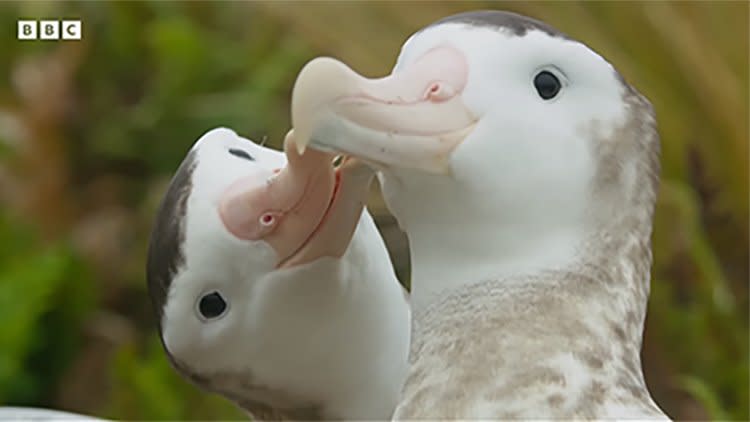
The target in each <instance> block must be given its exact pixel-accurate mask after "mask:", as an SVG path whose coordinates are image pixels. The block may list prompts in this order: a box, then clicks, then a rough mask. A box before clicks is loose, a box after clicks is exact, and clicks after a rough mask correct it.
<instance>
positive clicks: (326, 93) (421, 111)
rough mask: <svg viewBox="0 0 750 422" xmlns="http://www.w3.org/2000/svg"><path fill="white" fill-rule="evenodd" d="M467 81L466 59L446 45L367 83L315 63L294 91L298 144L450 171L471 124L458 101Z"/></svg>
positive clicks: (330, 64) (339, 66) (333, 65)
mask: <svg viewBox="0 0 750 422" xmlns="http://www.w3.org/2000/svg"><path fill="white" fill-rule="evenodd" d="M467 76H468V70H467V63H466V59H465V57H464V56H463V54H462V53H461V52H460V51H458V50H456V49H454V48H452V47H447V46H443V47H436V48H434V49H432V50H430V51H428V52H427V53H425V54H424V55H423V56H421V57H420V58H419V59H417V60H416V61H415V62H414V63H412V64H410V65H408V66H407V67H406V68H404V69H403V70H401V71H399V72H396V73H394V74H392V75H391V76H388V77H385V78H382V79H367V78H364V77H362V76H360V75H359V74H357V73H356V72H354V71H353V70H351V69H350V68H349V67H347V66H346V65H345V64H343V63H341V62H339V61H337V60H334V59H331V58H317V59H314V60H312V61H311V62H309V63H308V64H307V65H305V67H304V68H303V69H302V71H301V72H300V74H299V76H298V77H297V82H296V83H295V86H294V90H293V93H292V124H293V126H294V132H295V142H296V143H297V147H298V149H299V150H304V148H305V146H306V145H307V144H311V145H312V146H313V147H315V148H318V149H321V150H329V151H336V152H339V153H344V154H348V155H352V156H354V157H357V158H361V159H362V160H364V161H367V162H370V163H373V164H376V165H379V166H385V167H403V168H416V169H420V170H425V171H429V172H438V173H443V172H447V171H448V170H449V158H450V154H451V153H452V151H453V150H454V149H455V148H456V146H457V145H458V144H460V142H461V141H462V140H463V139H464V138H465V137H466V135H467V134H468V133H469V132H470V131H471V130H472V129H473V127H474V124H475V123H476V118H475V117H474V116H473V115H472V113H471V112H470V111H469V109H468V108H467V107H466V105H465V104H464V103H463V101H462V99H461V93H462V92H463V90H464V88H465V86H466V81H467Z"/></svg>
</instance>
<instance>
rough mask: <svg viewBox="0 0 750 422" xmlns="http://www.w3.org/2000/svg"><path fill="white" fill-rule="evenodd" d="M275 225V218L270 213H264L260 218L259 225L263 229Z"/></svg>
mask: <svg viewBox="0 0 750 422" xmlns="http://www.w3.org/2000/svg"><path fill="white" fill-rule="evenodd" d="M275 223H276V217H274V215H273V214H271V213H265V214H263V215H261V216H260V224H261V225H263V226H265V227H269V226H273V225H274V224H275Z"/></svg>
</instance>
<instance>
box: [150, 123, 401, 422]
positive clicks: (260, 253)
mask: <svg viewBox="0 0 750 422" xmlns="http://www.w3.org/2000/svg"><path fill="white" fill-rule="evenodd" d="M332 159H333V156H332V155H330V154H325V153H320V152H316V151H312V150H311V151H308V152H307V153H305V154H304V155H298V154H297V153H296V152H295V151H294V150H287V153H286V154H284V153H281V152H278V151H274V150H272V149H269V148H265V147H262V146H260V145H257V144H255V143H253V142H252V141H250V140H248V139H245V138H242V137H240V136H239V135H237V134H236V133H235V132H234V131H232V130H230V129H226V128H219V129H214V130H211V131H209V132H208V133H206V134H205V135H203V136H202V137H201V138H200V139H199V140H198V141H197V142H196V143H195V145H194V146H193V147H192V149H191V150H190V152H189V153H188V154H187V157H186V158H185V159H184V161H183V162H182V164H181V165H180V167H179V169H178V170H177V172H176V174H175V175H174V177H173V179H172V182H171V183H170V185H169V188H168V189H167V192H166V194H165V196H164V199H163V201H162V204H161V206H160V208H159V211H158V214H157V216H156V221H155V224H154V227H153V232H152V236H151V242H150V245H149V251H148V262H147V279H148V290H149V293H150V296H151V299H152V302H153V306H154V309H155V311H156V314H157V316H158V325H159V334H160V336H161V340H162V343H163V345H164V349H165V350H166V352H167V355H168V357H169V359H170V361H171V362H172V364H173V366H175V367H176V368H177V370H178V371H179V372H180V373H181V374H183V375H184V376H186V377H187V378H188V379H190V380H192V381H193V382H194V383H195V384H196V385H198V386H199V387H200V388H202V389H204V390H207V391H211V392H215V393H218V394H221V395H223V396H224V397H226V398H229V399H230V400H232V401H233V402H234V403H236V404H238V405H239V406H240V407H242V408H243V409H245V410H247V411H248V412H249V413H251V414H252V416H253V417H255V418H258V419H263V420H268V419H286V420H288V419H300V420H312V419H329V420H330V419H349V420H353V419H370V420H374V419H380V420H382V419H387V418H390V417H391V415H392V413H393V410H394V409H395V406H396V403H397V401H398V397H399V392H400V390H401V387H402V384H403V381H404V378H405V375H406V369H407V358H408V348H409V335H410V310H409V303H408V301H407V297H406V295H405V294H404V291H403V288H402V287H401V285H400V284H399V283H398V280H397V278H396V275H395V273H394V270H393V267H392V265H391V261H390V258H389V256H388V252H387V250H386V248H385V245H384V243H383V240H382V238H381V237H380V234H379V233H378V231H377V228H376V226H375V224H374V222H373V219H372V217H371V216H370V214H369V213H368V212H367V210H366V209H364V201H365V197H366V195H367V192H368V191H369V186H370V181H371V180H372V176H373V175H374V173H373V172H372V171H371V170H370V169H369V168H368V167H366V166H364V165H362V164H361V163H359V164H358V163H357V162H356V161H355V160H347V161H345V162H344V163H343V164H341V165H339V166H338V167H336V168H335V169H334V166H333V165H332Z"/></svg>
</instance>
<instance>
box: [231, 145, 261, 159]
mask: <svg viewBox="0 0 750 422" xmlns="http://www.w3.org/2000/svg"><path fill="white" fill-rule="evenodd" d="M229 153H230V154H232V155H234V156H235V157H240V158H244V159H245V160H250V161H255V158H253V157H252V156H251V155H250V154H248V152H247V151H245V150H244V149H238V148H229Z"/></svg>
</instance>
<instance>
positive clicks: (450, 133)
mask: <svg viewBox="0 0 750 422" xmlns="http://www.w3.org/2000/svg"><path fill="white" fill-rule="evenodd" d="M292 123H293V126H294V133H293V135H292V140H293V141H294V142H295V143H296V144H297V146H298V148H299V149H300V150H303V149H304V148H305V146H306V145H309V146H310V147H311V148H314V149H318V150H325V151H335V152H338V153H344V154H348V155H350V156H354V157H357V158H359V159H361V160H364V161H366V162H368V163H369V164H370V165H371V166H373V167H374V168H376V169H377V170H378V171H379V178H380V181H381V184H382V190H383V195H384V198H385V201H386V203H387V205H388V207H389V208H390V210H391V211H392V213H393V214H394V216H395V217H396V219H397V220H398V222H399V225H400V226H401V228H402V229H403V230H404V231H405V232H406V234H407V236H408V238H409V242H410V251H411V259H412V306H413V313H414V321H413V332H412V347H411V355H410V364H411V366H410V370H409V375H408V378H407V382H406V385H405V388H404V390H403V396H402V398H401V402H400V404H399V406H398V408H397V410H396V417H397V418H401V419H419V418H430V419H433V418H434V419H437V418H441V419H442V418H460V419H466V418H482V419H496V418H502V419H516V418H523V419H527V418H564V419H572V418H607V419H609V418H618V419H629V418H639V419H642V418H649V419H650V418H665V417H666V416H665V415H664V414H663V412H662V411H661V410H660V409H659V407H658V406H657V405H656V404H655V403H654V401H653V400H652V399H651V396H650V394H649V392H648V389H647V387H646V383H645V380H644V377H643V373H642V370H641V361H640V349H641V341H642V330H643V323H644V318H645V313H646V303H647V299H648V294H649V278H650V274H649V272H650V267H651V260H652V258H651V245H650V235H651V229H652V216H653V210H654V203H655V200H656V195H657V188H658V174H659V160H658V156H659V139H658V134H657V131H656V123H655V119H654V113H653V109H652V107H651V105H650V103H649V102H648V101H647V100H646V98H645V97H643V96H642V95H641V94H639V93H638V92H637V91H636V90H635V89H634V88H633V87H632V86H631V85H629V84H628V83H627V82H626V81H625V80H624V78H623V77H622V76H621V75H620V74H619V73H618V72H617V70H616V69H615V68H614V67H613V66H612V65H611V64H610V63H609V62H607V61H606V60H605V59H604V58H602V57H601V56H600V55H598V54H597V53H595V52H594V51H592V50H591V49H590V48H588V47H587V46H586V45H584V44H583V43H581V42H579V41H576V40H574V39H572V38H570V37H568V36H566V35H564V34H562V33H561V32H559V31H557V30H556V29H554V28H552V27H550V26H549V25H546V24H544V23H542V22H539V21H537V20H534V19H531V18H528V17H524V16H520V15H516V14H513V13H508V12H500V11H478V12H469V13H463V14H459V15H455V16H451V17H448V18H446V19H443V20H441V21H439V22H436V23H434V24H432V25H430V26H428V27H426V28H424V29H422V30H420V31H418V32H417V33H416V34H414V35H413V36H412V37H410V38H409V39H408V40H407V41H406V43H405V44H404V46H403V47H402V50H401V54H400V55H399V57H398V60H397V63H396V66H395V68H394V70H393V72H392V74H391V75H389V76H387V77H385V78H382V79H377V80H371V79H366V78H363V77H362V76H360V75H358V74H357V73H355V72H354V71H352V70H351V69H350V68H349V67H347V66H346V65H344V64H343V63H341V62H339V61H337V60H334V59H330V58H318V59H315V60H313V61H311V62H310V63H308V64H307V65H306V66H305V67H304V68H303V70H302V71H301V72H300V74H299V76H298V79H297V82H296V84H295V88H294V92H293V104H292Z"/></svg>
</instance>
